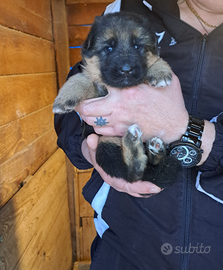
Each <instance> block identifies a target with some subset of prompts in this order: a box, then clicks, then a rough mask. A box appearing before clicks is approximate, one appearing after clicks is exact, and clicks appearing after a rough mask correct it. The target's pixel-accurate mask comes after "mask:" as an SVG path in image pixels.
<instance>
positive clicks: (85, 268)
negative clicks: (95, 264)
mask: <svg viewBox="0 0 223 270" xmlns="http://www.w3.org/2000/svg"><path fill="white" fill-rule="evenodd" d="M90 265H91V262H90V261H83V262H75V264H74V268H73V270H90Z"/></svg>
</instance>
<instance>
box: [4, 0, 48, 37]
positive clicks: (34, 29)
mask: <svg viewBox="0 0 223 270" xmlns="http://www.w3.org/2000/svg"><path fill="white" fill-rule="evenodd" d="M29 2H32V3H33V2H35V1H29ZM41 2H43V1H41ZM47 2H48V5H49V1H46V3H47ZM21 4H22V5H21ZM37 5H38V6H39V7H40V6H41V3H40V2H36V4H35V5H33V4H31V5H28V1H22V0H17V1H13V0H8V1H0V24H2V25H4V26H7V27H9V28H13V29H17V30H19V31H22V32H25V33H29V34H32V35H34V36H38V37H42V38H45V39H48V40H53V34H52V24H51V22H50V20H47V19H45V18H43V17H41V16H40V14H36V13H34V12H33V11H31V10H29V8H30V7H33V8H34V10H37V8H36V7H37ZM46 7H47V5H43V7H42V10H43V9H44V8H46ZM38 11H40V9H38ZM48 11H50V10H48ZM47 13H48V12H47ZM45 15H46V14H45ZM47 16H48V17H49V15H47Z"/></svg>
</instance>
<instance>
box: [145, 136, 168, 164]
mask: <svg viewBox="0 0 223 270" xmlns="http://www.w3.org/2000/svg"><path fill="white" fill-rule="evenodd" d="M146 148H147V154H148V158H149V162H150V164H152V165H157V164H158V163H159V162H160V161H161V159H163V157H165V156H166V145H165V144H164V142H163V141H162V140H161V139H160V138H159V137H154V138H152V139H151V140H149V141H148V142H147V144H146Z"/></svg>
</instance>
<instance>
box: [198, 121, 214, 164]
mask: <svg viewBox="0 0 223 270" xmlns="http://www.w3.org/2000/svg"><path fill="white" fill-rule="evenodd" d="M215 135H216V134H215V126H214V124H213V123H211V122H209V121H207V120H204V130H203V135H202V137H201V141H202V146H201V147H202V149H203V154H202V158H201V161H200V162H199V163H198V166H200V165H202V164H203V163H204V162H205V161H206V159H207V158H208V156H209V154H210V152H211V150H212V147H213V143H214V140H215Z"/></svg>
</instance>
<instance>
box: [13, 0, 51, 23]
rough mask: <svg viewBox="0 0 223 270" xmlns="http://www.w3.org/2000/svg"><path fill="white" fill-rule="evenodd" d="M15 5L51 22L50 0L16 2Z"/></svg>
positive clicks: (22, 0)
mask: <svg viewBox="0 0 223 270" xmlns="http://www.w3.org/2000/svg"><path fill="white" fill-rule="evenodd" d="M16 3H17V4H19V5H20V6H22V7H24V8H26V9H28V10H30V11H31V12H34V13H36V14H38V15H39V16H41V17H43V18H45V19H47V20H48V21H51V20H52V18H51V7H50V0H39V1H30V0H16Z"/></svg>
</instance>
